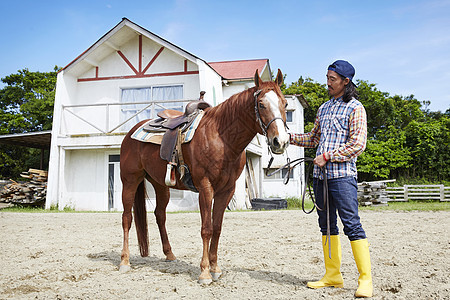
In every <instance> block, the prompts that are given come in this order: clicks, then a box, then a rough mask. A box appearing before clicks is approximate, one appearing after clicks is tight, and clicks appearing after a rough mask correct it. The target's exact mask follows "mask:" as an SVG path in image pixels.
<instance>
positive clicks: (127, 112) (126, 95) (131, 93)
mask: <svg viewBox="0 0 450 300" xmlns="http://www.w3.org/2000/svg"><path fill="white" fill-rule="evenodd" d="M121 100H122V103H134V102H148V103H150V102H151V101H152V90H151V88H141V89H123V90H122V99H121ZM145 106H146V105H145V104H129V105H123V106H122V110H121V111H122V114H121V118H120V121H121V122H124V121H125V120H128V118H130V117H131V116H132V115H134V114H135V113H137V112H138V111H139V110H140V109H142V108H144V107H145ZM145 119H150V108H149V109H146V110H145V111H143V112H141V113H140V114H138V115H137V116H135V117H134V118H133V119H131V120H130V121H128V123H126V124H125V125H124V129H125V130H130V129H131V127H133V126H134V125H135V124H136V123H138V122H140V121H142V120H145Z"/></svg>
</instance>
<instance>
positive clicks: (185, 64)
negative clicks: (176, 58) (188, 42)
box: [184, 59, 187, 72]
mask: <svg viewBox="0 0 450 300" xmlns="http://www.w3.org/2000/svg"><path fill="white" fill-rule="evenodd" d="M184 71H185V72H187V59H185V60H184Z"/></svg>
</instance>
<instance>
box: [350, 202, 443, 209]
mask: <svg viewBox="0 0 450 300" xmlns="http://www.w3.org/2000/svg"><path fill="white" fill-rule="evenodd" d="M388 204H389V205H388V206H376V205H372V206H360V207H359V209H360V210H367V211H371V210H373V211H385V210H390V211H450V202H439V201H412V200H410V201H408V202H389V203H388Z"/></svg>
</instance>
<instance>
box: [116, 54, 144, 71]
mask: <svg viewBox="0 0 450 300" xmlns="http://www.w3.org/2000/svg"><path fill="white" fill-rule="evenodd" d="M117 54H119V55H120V57H122V59H123V60H124V61H125V62H126V63H127V65H128V66H129V67H130V68H131V70H133V72H134V73H135V74H136V75H137V74H139V72H138V71H137V70H136V68H135V67H134V66H133V65H132V64H131V63H130V61H129V60H128V58H126V57H125V55H124V54H123V53H122V52H121V51H120V50H119V51H117Z"/></svg>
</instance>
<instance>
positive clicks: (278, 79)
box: [275, 69, 284, 86]
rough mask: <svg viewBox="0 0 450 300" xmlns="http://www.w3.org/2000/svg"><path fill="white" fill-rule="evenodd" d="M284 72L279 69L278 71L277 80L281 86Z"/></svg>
mask: <svg viewBox="0 0 450 300" xmlns="http://www.w3.org/2000/svg"><path fill="white" fill-rule="evenodd" d="M283 81H284V80H283V73H281V70H280V69H278V73H277V78H275V82H276V84H278V86H281V85H282V84H283Z"/></svg>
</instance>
